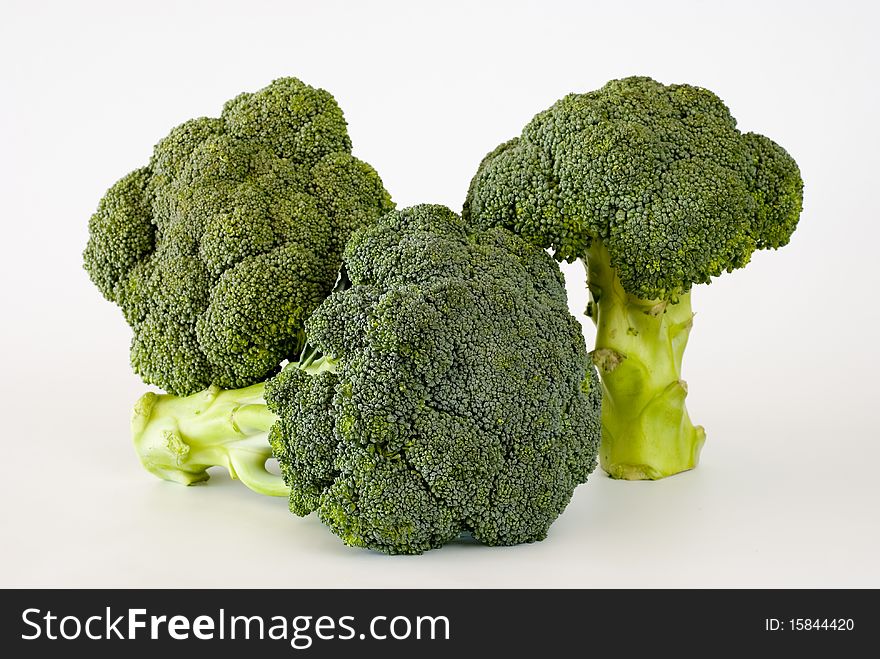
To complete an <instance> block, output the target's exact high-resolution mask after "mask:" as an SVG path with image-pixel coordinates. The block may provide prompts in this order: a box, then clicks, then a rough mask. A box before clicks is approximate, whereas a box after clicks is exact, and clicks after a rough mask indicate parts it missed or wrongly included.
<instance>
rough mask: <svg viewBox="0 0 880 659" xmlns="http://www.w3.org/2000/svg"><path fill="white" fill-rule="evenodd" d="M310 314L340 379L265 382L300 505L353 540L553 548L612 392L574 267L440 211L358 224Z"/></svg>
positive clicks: (289, 375)
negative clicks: (579, 316) (572, 304)
mask: <svg viewBox="0 0 880 659" xmlns="http://www.w3.org/2000/svg"><path fill="white" fill-rule="evenodd" d="M344 261H345V267H346V269H347V272H348V275H349V276H350V278H351V282H352V285H351V287H350V288H348V289H347V290H344V291H342V292H334V293H333V294H332V295H331V296H330V297H329V298H327V300H326V301H325V302H324V303H322V304H321V306H319V307H318V309H317V310H316V311H315V313H314V314H313V315H312V317H311V318H310V319H309V320H308V321H307V323H306V328H307V335H308V341H309V343H310V344H312V345H314V346H315V347H317V348H318V349H319V350H321V351H322V352H323V353H324V354H325V355H331V356H332V357H333V358H335V359H337V360H338V364H337V369H336V372H335V373H322V374H320V375H318V376H310V375H307V374H306V373H304V372H302V371H300V370H297V369H296V368H292V367H288V368H287V369H285V370H284V371H283V372H282V373H280V374H279V375H278V376H276V377H275V378H274V379H273V380H270V381H269V382H268V383H267V387H266V399H267V402H268V404H269V407H270V409H271V410H272V411H274V412H275V413H276V414H278V415H279V416H280V421H279V422H278V423H277V424H276V426H275V427H274V428H273V431H272V434H271V442H272V446H273V450H274V453H275V455H276V456H277V457H278V460H279V463H280V465H281V468H282V471H283V475H284V476H285V479H286V480H287V483H288V485H290V487H291V498H290V502H291V510H292V511H293V512H295V513H297V514H299V515H304V514H307V513H309V512H311V511H313V510H317V512H318V514H319V516H320V518H321V520H322V521H323V522H324V523H325V524H327V525H328V526H329V527H330V529H332V530H333V531H334V532H335V533H336V534H337V535H339V536H340V537H341V538H342V539H343V540H344V541H345V542H346V543H347V544H349V545H354V546H361V547H369V548H373V549H377V550H380V551H384V552H389V553H419V552H422V551H425V550H427V549H431V548H435V547H439V546H440V545H443V544H444V543H446V542H449V541H450V540H453V539H455V538H457V537H459V535H460V534H461V533H462V532H469V533H471V534H472V535H473V537H475V538H476V539H477V540H479V541H481V542H483V543H486V544H489V545H506V544H514V543H520V542H530V541H535V540H540V539H542V538H544V537H545V536H546V534H547V530H548V528H549V526H550V524H551V523H552V522H553V520H555V519H556V517H557V516H558V515H559V514H560V513H561V512H562V510H563V509H564V508H565V506H566V505H567V503H568V502H569V500H570V498H571V496H572V492H573V490H574V489H575V487H576V486H577V485H578V484H579V483H582V482H584V481H585V480H586V478H587V475H588V474H589V473H590V472H591V471H592V470H593V468H594V467H595V464H596V453H597V450H598V440H599V434H600V423H599V409H600V389H599V387H598V385H597V380H596V373H595V370H594V369H593V367H592V364H591V362H590V359H589V355H588V353H587V350H586V347H585V343H584V339H583V336H582V334H581V329H580V325H579V324H578V323H577V321H576V320H575V319H574V318H573V317H572V316H571V315H570V313H569V311H568V307H567V303H566V294H565V289H564V281H563V278H562V275H561V273H560V270H559V267H558V265H557V264H556V263H555V262H554V261H553V259H552V258H551V257H550V256H548V255H547V254H546V253H545V252H544V251H543V250H541V249H539V248H537V247H534V246H532V245H531V244H529V243H527V242H526V241H525V240H523V239H521V238H519V237H518V236H515V235H513V234H512V233H510V232H508V231H506V230H504V229H500V228H494V229H490V230H487V231H476V232H473V231H471V230H470V229H468V228H467V227H466V225H465V224H464V223H463V222H462V221H461V219H460V218H459V217H458V216H457V215H455V214H454V213H452V212H451V211H449V210H448V209H446V208H444V207H441V206H428V205H425V206H416V207H413V208H410V209H407V210H405V211H400V212H392V213H389V214H388V215H386V216H384V217H383V218H382V219H381V220H380V221H379V222H378V223H377V224H375V225H372V226H370V227H367V228H365V229H362V230H359V231H357V232H355V234H354V235H353V236H352V239H351V241H350V242H349V245H348V247H347V248H346V252H345V258H344Z"/></svg>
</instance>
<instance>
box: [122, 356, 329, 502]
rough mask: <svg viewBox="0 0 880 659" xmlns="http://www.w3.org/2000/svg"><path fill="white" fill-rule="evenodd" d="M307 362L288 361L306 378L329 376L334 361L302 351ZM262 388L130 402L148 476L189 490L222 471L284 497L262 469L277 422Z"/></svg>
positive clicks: (280, 485)
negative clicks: (211, 471) (218, 469)
mask: <svg viewBox="0 0 880 659" xmlns="http://www.w3.org/2000/svg"><path fill="white" fill-rule="evenodd" d="M304 352H308V354H309V361H308V363H303V364H301V365H300V364H299V363H298V362H293V366H294V367H297V368H302V370H304V371H306V372H307V373H309V374H311V375H315V374H317V373H320V372H322V371H333V370H335V369H336V367H337V362H336V361H335V360H333V359H331V358H329V357H326V356H323V355H321V354H320V353H318V352H316V351H313V350H310V349H308V348H307V349H306V350H305V351H304ZM265 386H266V385H265V383H264V382H259V383H257V384H254V385H251V386H249V387H244V388H242V389H221V388H220V387H217V386H214V385H211V386H210V387H208V388H207V389H205V390H204V391H200V392H198V393H195V394H192V395H191V396H174V395H172V394H155V393H153V392H149V393H146V394H144V395H143V396H141V398H140V399H139V400H138V401H137V403H135V406H134V412H133V414H132V419H131V432H132V438H133V440H134V446H135V450H136V451H137V454H138V456H139V457H140V459H141V462H142V463H143V465H144V467H145V468H146V469H147V471H149V472H150V473H151V474H154V475H155V476H158V477H159V478H162V479H164V480H167V481H174V482H175V483H182V484H183V485H192V484H193V483H200V482H202V481H206V480H208V478H209V474H208V468H209V467H225V468H226V469H227V470H229V475H230V476H231V477H232V478H237V479H239V480H240V481H241V482H242V483H244V484H245V485H246V486H247V487H249V488H250V489H252V490H253V491H254V492H258V493H259V494H266V495H269V496H279V497H286V496H288V495H289V493H290V491H289V489H288V488H287V486H286V485H285V484H284V480H283V479H282V477H281V476H279V475H277V474H273V473H272V472H270V471H269V470H268V469H266V461H267V460H269V458H271V457H272V448H271V446H270V445H269V439H268V435H269V430H270V429H271V428H272V425H273V424H274V423H275V422H276V421H277V420H278V417H277V416H276V415H275V414H274V413H272V412H270V411H269V409H268V408H267V407H266V401H265V400H264V398H263V393H264V390H265Z"/></svg>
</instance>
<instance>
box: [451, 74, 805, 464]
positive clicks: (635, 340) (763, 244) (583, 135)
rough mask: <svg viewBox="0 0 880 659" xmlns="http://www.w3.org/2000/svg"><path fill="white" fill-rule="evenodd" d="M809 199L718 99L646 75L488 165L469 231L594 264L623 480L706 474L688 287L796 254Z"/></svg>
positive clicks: (558, 111)
mask: <svg viewBox="0 0 880 659" xmlns="http://www.w3.org/2000/svg"><path fill="white" fill-rule="evenodd" d="M802 192H803V182H802V180H801V176H800V172H799V170H798V167H797V164H796V163H795V162H794V160H793V159H792V158H791V157H790V156H789V155H788V153H786V152H785V151H784V150H783V149H782V148H781V147H780V146H778V145H777V144H775V143H774V142H772V141H771V140H769V139H768V138H766V137H764V136H762V135H756V134H754V133H746V134H743V133H740V132H739V131H738V130H737V128H736V121H735V120H734V119H733V117H731V115H730V112H729V110H728V109H727V107H726V106H725V105H724V103H723V102H722V101H721V100H720V99H719V98H718V97H717V96H716V95H715V94H713V93H712V92H710V91H708V90H706V89H701V88H699V87H692V86H689V85H671V86H665V85H662V84H660V83H658V82H655V81H654V80H651V79H650V78H626V79H623V80H614V81H611V82H609V83H608V84H607V85H605V86H604V87H603V88H602V89H600V90H598V91H593V92H590V93H587V94H570V95H568V96H566V97H565V98H563V99H562V100H560V101H559V102H557V103H556V104H555V105H553V106H552V107H551V108H549V109H548V110H546V111H544V112H541V113H540V114H538V115H537V116H536V117H535V118H534V119H533V120H532V121H531V122H530V123H529V124H528V125H527V126H526V127H525V129H524V130H523V132H522V135H521V136H520V137H518V138H514V139H512V140H510V141H508V142H506V143H504V144H502V145H501V146H499V147H498V148H496V149H495V150H494V151H492V152H491V153H490V154H489V155H488V156H486V158H485V159H484V160H483V162H482V163H481V165H480V167H479V169H478V171H477V173H476V175H475V176H474V178H473V181H472V182H471V186H470V190H469V192H468V196H467V201H466V202H465V206H464V211H463V216H464V217H465V219H467V220H469V221H470V222H472V223H473V224H474V225H475V226H478V227H481V228H486V227H492V226H503V227H507V228H509V229H511V230H513V231H515V232H517V233H519V234H520V235H522V236H524V237H526V238H528V239H529V240H531V241H533V242H534V243H536V244H538V245H540V246H542V247H546V248H550V249H552V250H553V252H554V253H555V256H556V257H557V258H558V259H564V260H567V261H572V260H575V259H583V260H584V261H585V265H586V268H587V277H588V285H589V290H590V294H591V297H592V301H591V304H590V306H589V308H588V314H589V315H590V316H591V317H592V318H593V320H594V321H595V323H596V327H597V336H596V349H595V351H594V353H593V354H594V361H595V363H596V365H597V366H598V367H599V371H600V373H601V376H602V382H603V386H604V390H605V395H604V398H603V411H602V426H603V438H602V448H601V450H600V461H601V464H602V467H603V468H604V469H605V470H606V471H607V472H608V473H609V474H610V475H611V476H613V477H616V478H628V479H645V478H647V479H655V478H662V477H664V476H668V475H671V474H675V473H678V472H680V471H684V470H687V469H690V468H692V467H694V466H696V464H697V460H698V457H699V451H700V448H701V447H702V445H703V442H704V439H705V433H704V431H703V428H702V427H700V426H694V425H693V424H692V423H691V421H690V419H689V417H688V413H687V410H686V409H685V402H684V401H685V396H686V394H687V386H686V384H685V382H684V380H682V379H681V360H682V355H683V352H684V349H685V345H686V343H687V338H688V333H689V331H690V328H691V324H692V316H693V314H692V312H691V306H690V289H691V286H692V285H694V284H700V283H709V282H710V280H711V278H712V277H717V276H718V275H720V274H722V273H723V272H729V271H731V270H734V269H735V268H740V267H743V266H745V265H746V264H747V263H748V261H749V259H750V257H751V254H752V252H753V251H754V250H756V249H765V248H777V247H781V246H783V245H785V244H787V243H788V241H789V238H790V237H791V234H792V232H793V231H794V229H795V227H796V225H797V222H798V218H799V217H800V212H801V204H802Z"/></svg>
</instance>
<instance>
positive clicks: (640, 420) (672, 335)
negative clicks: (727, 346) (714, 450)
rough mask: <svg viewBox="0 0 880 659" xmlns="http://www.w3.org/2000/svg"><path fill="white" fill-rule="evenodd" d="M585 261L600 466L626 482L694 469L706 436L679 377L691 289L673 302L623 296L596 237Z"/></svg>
mask: <svg viewBox="0 0 880 659" xmlns="http://www.w3.org/2000/svg"><path fill="white" fill-rule="evenodd" d="M586 261H587V280H588V285H589V291H590V297H591V302H590V306H589V308H588V315H589V316H590V317H591V318H592V319H593V322H594V323H595V324H596V348H595V350H594V351H593V362H594V363H595V364H596V367H597V368H598V369H599V373H600V375H601V376H602V390H603V405H602V444H601V447H600V450H599V461H600V464H601V465H602V469H604V470H605V471H606V472H607V473H608V474H610V475H611V476H612V477H614V478H625V479H629V480H640V479H657V478H663V477H665V476H670V475H672V474H677V473H679V472H681V471H686V470H688V469H693V468H694V467H696V466H697V461H698V459H699V455H700V449H701V448H702V446H703V443H704V442H705V439H706V433H705V431H704V430H703V427H702V426H694V424H693V423H691V420H690V417H689V416H688V413H687V409H686V408H685V397H686V396H687V383H686V382H685V381H684V380H682V379H681V361H682V356H683V354H684V349H685V346H686V345H687V340H688V334H689V333H690V329H691V325H692V319H693V313H692V312H691V296H690V293H682V294H680V295H679V296H678V300H677V301H676V302H674V303H672V302H669V301H665V300H643V299H640V298H638V297H636V296H634V295H632V294H630V293H627V292H626V291H625V290H624V288H623V286H622V285H621V283H620V280H619V279H618V277H617V274H616V273H615V271H614V269H613V268H612V267H611V262H610V260H609V257H608V250H607V249H606V248H605V246H604V245H603V244H602V242H601V241H599V240H594V241H593V244H592V245H591V246H590V248H589V249H588V251H587V257H586Z"/></svg>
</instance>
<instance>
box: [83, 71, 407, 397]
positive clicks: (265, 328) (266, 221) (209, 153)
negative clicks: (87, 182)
mask: <svg viewBox="0 0 880 659" xmlns="http://www.w3.org/2000/svg"><path fill="white" fill-rule="evenodd" d="M392 207H393V204H392V203H391V200H390V197H389V195H388V193H387V192H386V191H385V189H384V188H383V186H382V182H381V180H380V179H379V176H378V175H377V174H376V172H375V171H374V170H373V169H372V168H371V167H370V166H369V165H367V164H365V163H363V162H361V161H359V160H357V159H356V158H354V157H352V155H351V142H350V140H349V137H348V133H347V130H346V123H345V119H344V118H343V116H342V111H341V110H340V108H339V106H338V105H337V104H336V102H335V101H334V99H333V97H332V96H331V95H330V94H329V93H327V92H326V91H324V90H320V89H314V88H312V87H309V86H308V85H306V84H304V83H302V82H301V81H299V80H297V79H295V78H282V79H279V80H276V81H274V82H273V83H272V84H270V85H269V86H268V87H266V88H264V89H262V90H260V91H258V92H256V93H252V94H241V95H239V96H237V97H236V98H234V99H232V100H231V101H229V102H227V103H226V105H225V106H224V108H223V112H222V114H221V116H220V118H217V119H215V118H206V117H203V118H200V119H193V120H191V121H188V122H186V123H184V124H182V125H180V126H178V127H177V128H175V129H173V130H172V131H171V133H170V134H169V135H168V136H167V137H166V138H164V139H163V140H162V141H160V142H159V143H158V144H157V145H156V147H155V149H154V151H153V156H152V158H151V159H150V162H149V164H148V165H147V166H146V167H142V168H140V169H137V170H135V171H134V172H132V173H130V174H128V175H127V176H125V177H124V178H122V179H121V180H120V181H118V182H117V183H116V184H114V185H113V186H112V187H111V188H110V190H109V191H108V192H107V194H106V195H105V196H104V198H103V199H102V200H101V202H100V204H99V206H98V210H97V212H96V213H95V214H94V215H93V216H92V218H91V220H90V221H89V234H90V237H89V242H88V245H87V247H86V249H85V252H84V255H83V258H84V264H85V269H86V271H87V272H88V274H89V275H90V277H91V279H92V281H93V282H94V284H95V285H96V286H97V287H98V289H99V290H100V291H101V293H102V294H103V295H104V297H106V298H107V299H108V300H110V301H112V302H115V303H116V304H117V305H119V306H120V307H121V309H122V312H123V314H124V317H125V319H126V321H127V322H128V323H129V324H130V325H131V327H132V330H133V334H134V336H133V340H132V344H131V363H132V366H133V368H134V370H135V371H136V372H137V373H138V374H139V375H140V376H141V378H142V379H143V380H144V381H145V382H146V383H149V384H154V385H157V386H158V387H160V388H162V389H164V390H165V391H167V392H170V393H173V394H177V395H187V394H193V393H194V392H197V391H199V390H202V389H205V388H206V387H208V386H209V385H215V386H219V387H225V388H232V389H235V388H241V387H246V386H248V385H252V384H255V383H259V382H262V381H263V380H264V379H265V378H267V377H269V376H271V375H272V374H274V373H276V372H277V371H278V369H279V365H280V364H281V362H283V361H284V360H285V359H290V358H293V357H295V356H296V355H297V354H298V352H299V351H300V350H301V348H302V346H303V337H304V333H303V322H304V321H305V319H306V318H307V317H308V315H309V314H310V313H311V312H312V310H314V309H315V307H317V306H318V304H319V303H320V302H321V300H323V299H324V297H326V296H327V294H328V293H329V292H330V290H331V289H332V287H333V283H334V281H335V279H336V275H337V272H338V270H339V266H340V263H341V256H342V249H343V247H344V245H345V241H346V239H347V238H348V235H349V234H350V233H351V231H352V230H353V229H355V228H357V227H359V226H361V225H363V224H365V223H367V222H370V221H372V220H374V219H376V218H378V217H379V216H380V215H382V214H383V213H385V212H387V211H388V210H390V209H391V208H392Z"/></svg>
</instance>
